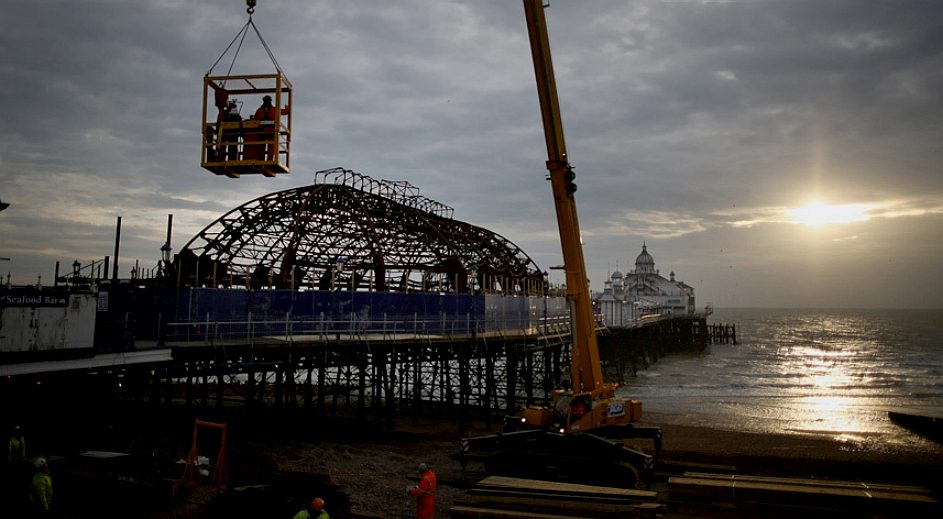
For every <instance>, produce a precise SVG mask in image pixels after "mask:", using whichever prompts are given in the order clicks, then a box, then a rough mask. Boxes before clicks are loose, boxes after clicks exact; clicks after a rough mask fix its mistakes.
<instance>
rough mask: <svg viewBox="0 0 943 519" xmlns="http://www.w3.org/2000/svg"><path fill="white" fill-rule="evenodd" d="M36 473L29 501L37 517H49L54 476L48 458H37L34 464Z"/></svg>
mask: <svg viewBox="0 0 943 519" xmlns="http://www.w3.org/2000/svg"><path fill="white" fill-rule="evenodd" d="M33 466H34V467H35V468H36V473H35V474H33V483H32V485H30V494H29V501H30V505H31V508H32V509H33V512H34V514H35V515H36V517H48V516H49V515H50V514H51V510H52V476H50V475H49V465H48V464H47V463H46V458H36V460H35V461H34V462H33Z"/></svg>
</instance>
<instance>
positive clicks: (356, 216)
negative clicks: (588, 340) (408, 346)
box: [174, 168, 544, 295]
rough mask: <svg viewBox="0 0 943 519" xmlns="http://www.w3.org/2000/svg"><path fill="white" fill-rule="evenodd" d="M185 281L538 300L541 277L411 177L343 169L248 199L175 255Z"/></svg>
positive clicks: (518, 253)
mask: <svg viewBox="0 0 943 519" xmlns="http://www.w3.org/2000/svg"><path fill="white" fill-rule="evenodd" d="M174 268H175V275H176V276H177V279H178V283H180V284H182V285H191V286H214V287H215V286H246V287H250V288H262V287H271V288H297V289H317V290H330V289H343V290H376V291H403V292H406V291H434V292H458V293H467V292H471V291H472V290H475V291H477V292H486V293H504V294H526V295H539V294H542V293H543V290H544V282H543V274H542V273H541V271H540V269H539V268H538V267H537V264H536V263H534V261H533V260H532V259H531V258H530V257H529V256H528V255H527V254H526V253H525V252H524V251H523V250H521V249H520V248H519V247H517V246H516V245H514V244H513V243H511V242H510V241H509V240H507V239H506V238H504V237H502V236H500V235H498V234H496V233H494V232H491V231H489V230H487V229H483V228H481V227H476V226H474V225H471V224H469V223H465V222H462V221H459V220H455V219H453V218H452V208H450V207H448V206H445V205H443V204H441V203H439V202H436V201H433V200H430V199H428V198H426V197H423V196H421V195H419V190H418V188H416V187H414V186H412V185H410V184H409V183H408V182H405V181H388V180H377V179H373V178H371V177H368V176H366V175H362V174H359V173H355V172H353V171H350V170H345V169H342V168H334V169H330V170H324V171H319V172H317V173H315V182H314V184H313V185H310V186H303V187H297V188H293V189H287V190H284V191H278V192H275V193H270V194H267V195H264V196H261V197H259V198H256V199H255V200H252V201H249V202H247V203H245V204H243V205H241V206H239V207H237V208H235V209H233V210H231V211H229V212H228V213H226V214H224V215H223V216H221V217H220V218H218V219H217V220H216V221H215V222H213V223H211V224H210V225H209V226H207V227H206V228H205V229H203V230H202V231H200V232H199V233H197V235H196V236H194V237H193V238H192V239H191V240H190V241H189V242H188V243H187V244H186V245H185V246H184V248H183V249H182V250H181V252H180V253H179V254H177V255H176V257H175V263H174Z"/></svg>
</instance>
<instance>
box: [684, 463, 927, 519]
mask: <svg viewBox="0 0 943 519" xmlns="http://www.w3.org/2000/svg"><path fill="white" fill-rule="evenodd" d="M668 487H669V510H671V511H672V512H676V513H680V514H691V515H696V516H701V517H703V516H712V517H744V516H745V515H744V514H747V515H746V516H749V517H774V518H778V517H799V516H801V517H803V518H811V517H849V518H851V517H862V518H864V517H868V518H870V517H882V518H883V517H943V506H941V503H940V502H939V501H938V500H937V498H936V497H935V496H934V495H933V494H932V493H931V492H930V490H928V489H926V488H923V487H916V486H901V485H884V484H872V483H863V482H849V481H829V480H818V479H801V478H778V477H764V476H750V475H732V474H706V473H697V472H687V473H685V474H684V475H682V476H676V477H671V478H669V479H668Z"/></svg>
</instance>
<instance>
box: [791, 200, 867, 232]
mask: <svg viewBox="0 0 943 519" xmlns="http://www.w3.org/2000/svg"><path fill="white" fill-rule="evenodd" d="M872 209H874V206H873V205H869V204H834V205H832V204H826V203H822V202H819V201H815V202H811V203H809V204H806V205H804V206H802V207H796V208H794V209H786V216H787V217H789V220H790V222H792V223H796V224H802V225H809V226H813V227H818V226H821V225H828V224H832V223H852V222H865V221H867V220H870V219H871V216H870V215H869V214H868V212H869V211H871V210H872Z"/></svg>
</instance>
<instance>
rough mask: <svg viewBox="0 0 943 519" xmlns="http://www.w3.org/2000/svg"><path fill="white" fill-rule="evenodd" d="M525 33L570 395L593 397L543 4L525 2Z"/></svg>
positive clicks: (594, 351)
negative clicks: (557, 261) (551, 216)
mask: <svg viewBox="0 0 943 519" xmlns="http://www.w3.org/2000/svg"><path fill="white" fill-rule="evenodd" d="M524 12H525V15H526V17H527V31H528V33H529V34H530V48H531V54H532V55H533V58H534V73H535V76H536V78H537V94H538V97H539V98H540V112H541V115H542V117H543V123H544V136H545V138H546V141H547V157H548V159H547V170H548V171H549V172H550V184H551V186H552V187H553V200H554V207H555V208H556V213H557V226H558V227H559V230H560V244H561V246H562V248H563V265H564V269H565V271H566V287H567V290H566V297H567V299H568V300H569V302H570V309H571V311H570V314H571V319H572V321H573V326H572V329H573V350H572V359H571V370H572V379H571V382H572V387H573V391H575V392H582V391H589V392H592V391H595V390H596V389H598V388H601V387H602V386H603V379H602V367H601V364H600V361H599V346H598V344H597V342H596V328H595V321H594V319H593V308H592V302H591V300H590V294H589V286H588V283H587V275H586V264H585V262H584V260H583V246H582V243H581V240H580V223H579V218H578V217H577V213H576V200H575V199H574V193H575V192H576V184H574V183H573V179H574V178H575V176H576V175H575V173H574V172H573V167H572V166H571V165H570V162H569V158H568V157H567V154H566V141H565V139H564V137H563V120H562V118H561V117H560V106H559V103H558V101H557V86H556V81H555V80H554V75H553V62H552V61H551V58H550V42H549V38H548V36H547V22H546V18H545V17H544V7H543V0H524Z"/></svg>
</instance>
